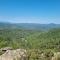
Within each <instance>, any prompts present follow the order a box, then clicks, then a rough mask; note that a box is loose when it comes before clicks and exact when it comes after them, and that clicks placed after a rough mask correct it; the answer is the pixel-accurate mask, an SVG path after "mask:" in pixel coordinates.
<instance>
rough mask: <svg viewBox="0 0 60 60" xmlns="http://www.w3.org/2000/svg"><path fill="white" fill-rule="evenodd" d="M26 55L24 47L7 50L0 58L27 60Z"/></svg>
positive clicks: (3, 59)
mask: <svg viewBox="0 0 60 60" xmlns="http://www.w3.org/2000/svg"><path fill="white" fill-rule="evenodd" d="M26 57H27V56H26V50H24V49H16V50H7V51H6V52H5V53H4V54H2V55H1V56H0V60H27V59H26Z"/></svg>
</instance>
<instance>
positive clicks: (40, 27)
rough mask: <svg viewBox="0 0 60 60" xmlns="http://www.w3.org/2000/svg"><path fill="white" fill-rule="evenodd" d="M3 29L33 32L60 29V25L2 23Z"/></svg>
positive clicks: (0, 25)
mask: <svg viewBox="0 0 60 60" xmlns="http://www.w3.org/2000/svg"><path fill="white" fill-rule="evenodd" d="M1 28H20V29H21V28H22V29H33V30H35V29H36V30H46V29H51V28H60V24H54V23H50V24H35V23H14V24H13V23H3V22H0V29H1Z"/></svg>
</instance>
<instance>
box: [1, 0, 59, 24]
mask: <svg viewBox="0 0 60 60" xmlns="http://www.w3.org/2000/svg"><path fill="white" fill-rule="evenodd" d="M0 22H12V23H41V24H45V23H57V24H60V0H0Z"/></svg>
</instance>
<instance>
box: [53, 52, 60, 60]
mask: <svg viewBox="0 0 60 60" xmlns="http://www.w3.org/2000/svg"><path fill="white" fill-rule="evenodd" d="M52 60H60V52H57V53H54V57H52Z"/></svg>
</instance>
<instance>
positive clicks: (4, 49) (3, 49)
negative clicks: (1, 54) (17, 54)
mask: <svg viewBox="0 0 60 60" xmlns="http://www.w3.org/2000/svg"><path fill="white" fill-rule="evenodd" d="M7 50H12V48H11V47H5V48H1V49H0V51H7Z"/></svg>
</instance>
